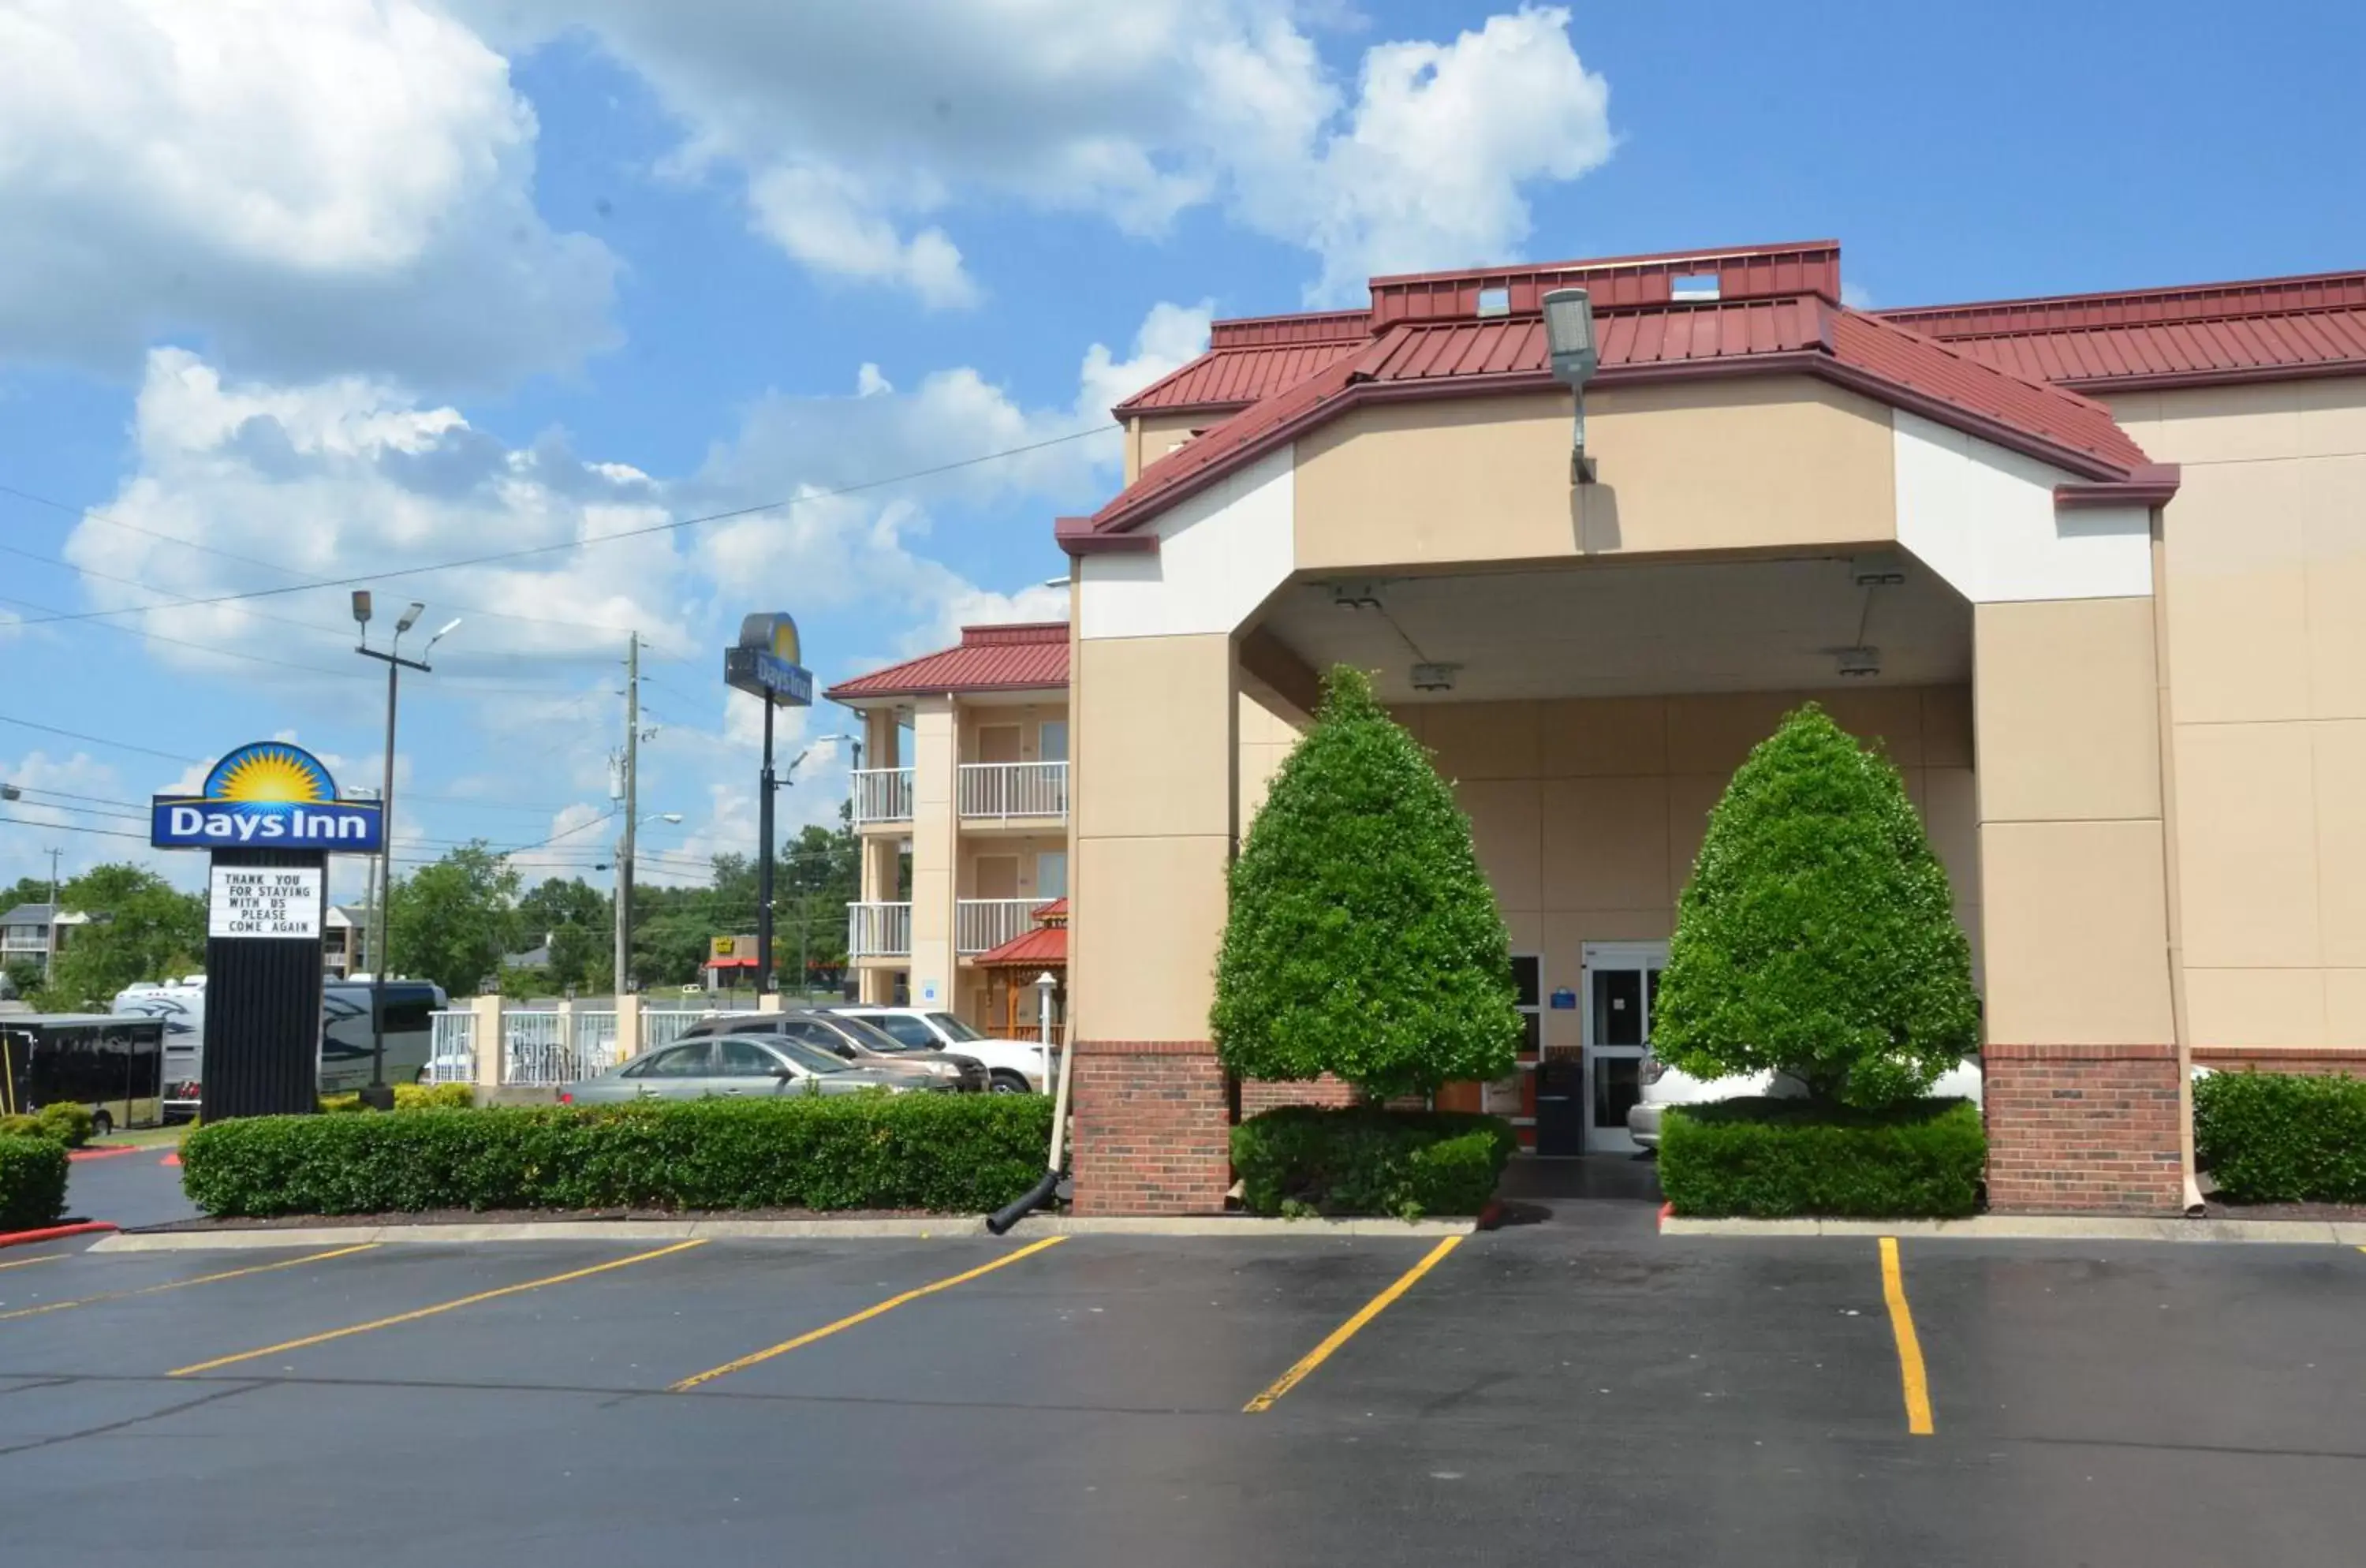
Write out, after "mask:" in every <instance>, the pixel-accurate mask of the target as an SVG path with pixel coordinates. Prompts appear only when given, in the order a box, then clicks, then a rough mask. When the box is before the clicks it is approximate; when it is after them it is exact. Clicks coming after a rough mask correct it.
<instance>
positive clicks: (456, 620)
mask: <svg viewBox="0 0 2366 1568" xmlns="http://www.w3.org/2000/svg"><path fill="white" fill-rule="evenodd" d="M459 625H460V617H459V616H457V615H455V616H453V617H452V618H451V619H450V620H448V621H446V622H445V623H444V624H443V625H442V626H438V627H436V628H435V635H434V637H429V638H428V639H427V646H428V648H429V649H434V646H435V645H436V644H437V643H439V642H442V641H443V640H444V639H445V637H450V636H451V635H452V633H453V632H454V631H455V630H456V629H457V628H458V626H459Z"/></svg>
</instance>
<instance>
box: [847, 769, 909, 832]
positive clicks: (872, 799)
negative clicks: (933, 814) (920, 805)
mask: <svg viewBox="0 0 2366 1568" xmlns="http://www.w3.org/2000/svg"><path fill="white" fill-rule="evenodd" d="M853 777H854V800H853V807H854V823H855V826H856V827H858V828H859V827H861V826H862V824H863V823H865V822H909V821H910V820H911V819H912V770H911V769H909V768H864V769H862V770H861V771H859V772H858V773H855V774H854V775H853Z"/></svg>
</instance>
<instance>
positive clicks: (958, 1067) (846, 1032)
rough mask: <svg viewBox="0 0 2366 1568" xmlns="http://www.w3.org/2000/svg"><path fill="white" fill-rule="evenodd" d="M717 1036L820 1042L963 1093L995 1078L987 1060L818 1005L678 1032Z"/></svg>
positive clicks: (731, 1017)
mask: <svg viewBox="0 0 2366 1568" xmlns="http://www.w3.org/2000/svg"><path fill="white" fill-rule="evenodd" d="M718 1034H778V1035H783V1036H785V1037H787V1038H789V1039H792V1040H803V1041H806V1042H807V1043H811V1044H815V1045H818V1046H820V1047H821V1048H822V1049H823V1050H825V1051H828V1052H829V1053H831V1054H832V1055H836V1056H839V1057H840V1058H842V1059H844V1060H846V1061H849V1062H852V1063H855V1064H856V1065H857V1066H866V1067H880V1066H900V1067H906V1068H910V1069H915V1070H918V1071H921V1072H926V1073H928V1074H929V1076H930V1077H951V1078H952V1080H953V1082H954V1086H955V1087H956V1088H958V1089H961V1090H962V1091H963V1093H967V1094H978V1093H983V1092H984V1091H985V1089H986V1086H987V1084H988V1082H989V1081H990V1080H989V1079H988V1077H987V1074H986V1064H985V1063H983V1062H981V1061H979V1060H978V1059H977V1058H976V1057H975V1056H964V1055H960V1054H958V1053H956V1052H952V1051H931V1050H929V1049H927V1048H925V1047H921V1046H914V1045H907V1044H906V1043H904V1042H902V1041H901V1040H898V1039H896V1037H895V1036H894V1035H892V1034H890V1033H888V1032H886V1031H885V1030H884V1029H880V1028H877V1027H876V1026H874V1025H872V1024H868V1023H865V1022H863V1021H862V1020H861V1019H859V1018H840V1017H839V1016H838V1015H837V1014H836V1013H828V1012H823V1011H821V1010H818V1009H816V1008H785V1009H783V1010H781V1011H779V1012H735V1013H721V1014H718V1015H716V1016H715V1017H713V1018H702V1019H700V1020H699V1021H697V1022H696V1023H693V1024H692V1025H691V1026H690V1027H689V1028H688V1029H685V1030H683V1031H682V1033H681V1034H680V1035H679V1036H677V1038H678V1039H682V1040H704V1039H707V1038H709V1037H711V1036H714V1035H718Z"/></svg>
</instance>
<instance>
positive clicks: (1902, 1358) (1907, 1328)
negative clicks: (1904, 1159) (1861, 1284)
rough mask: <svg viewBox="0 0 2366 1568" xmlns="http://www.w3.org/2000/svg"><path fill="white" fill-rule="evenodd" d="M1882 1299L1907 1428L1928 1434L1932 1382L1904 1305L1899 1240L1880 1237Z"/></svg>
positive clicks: (1918, 1434)
mask: <svg viewBox="0 0 2366 1568" xmlns="http://www.w3.org/2000/svg"><path fill="white" fill-rule="evenodd" d="M1881 1296H1882V1300H1884V1301H1886V1302H1887V1303H1889V1329H1890V1332H1891V1333H1892V1334H1895V1335H1896V1336H1897V1337H1898V1382H1899V1384H1900V1385H1901V1386H1903V1388H1904V1389H1905V1391H1906V1429H1907V1431H1909V1432H1910V1433H1912V1434H1913V1435H1914V1436H1915V1437H1918V1438H1927V1437H1929V1436H1930V1435H1931V1380H1930V1379H1929V1377H1928V1376H1926V1375H1925V1374H1924V1372H1923V1371H1922V1341H1921V1339H1920V1338H1918V1337H1916V1336H1915V1333H1914V1313H1913V1311H1912V1309H1911V1308H1910V1307H1908V1306H1907V1304H1906V1276H1905V1275H1904V1274H1903V1273H1902V1272H1900V1271H1899V1269H1898V1238H1897V1237H1896V1236H1894V1235H1886V1236H1883V1237H1882V1238H1881Z"/></svg>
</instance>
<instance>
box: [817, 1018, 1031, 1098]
mask: <svg viewBox="0 0 2366 1568" xmlns="http://www.w3.org/2000/svg"><path fill="white" fill-rule="evenodd" d="M830 1011H832V1012H835V1013H842V1014H844V1015H845V1016H846V1017H848V1018H859V1019H861V1020H862V1021H863V1022H865V1023H868V1024H870V1025H871V1026H872V1027H873V1028H874V1029H884V1030H885V1031H886V1032H888V1033H890V1034H892V1035H894V1036H895V1037H896V1039H898V1040H901V1041H903V1042H904V1043H906V1044H907V1045H925V1046H927V1047H928V1048H929V1049H930V1050H932V1051H958V1052H960V1053H961V1054H962V1055H964V1056H975V1057H976V1058H977V1059H978V1060H979V1061H981V1062H983V1063H985V1064H986V1077H987V1080H988V1081H987V1084H986V1088H987V1089H988V1090H990V1091H991V1092H993V1093H995V1094H1041V1093H1042V1092H1043V1091H1044V1090H1045V1089H1048V1088H1049V1087H1050V1084H1051V1080H1050V1078H1049V1077H1047V1076H1046V1073H1047V1070H1048V1071H1049V1072H1053V1073H1056V1072H1058V1071H1059V1070H1060V1051H1059V1047H1057V1046H1053V1049H1052V1052H1051V1055H1050V1056H1049V1058H1048V1059H1047V1058H1046V1057H1045V1055H1044V1052H1043V1047H1042V1046H1041V1045H1038V1044H1037V1043H1035V1042H1033V1041H1032V1040H997V1039H995V1038H993V1037H992V1036H991V1035H986V1034H981V1033H979V1032H977V1031H976V1030H975V1029H973V1028H971V1027H970V1026H969V1025H968V1024H966V1023H963V1021H961V1020H960V1019H958V1018H956V1017H955V1016H953V1015H952V1013H949V1012H944V1011H941V1010H933V1009H929V1008H891V1007H874V1006H870V1005H868V1004H861V1005H850V1006H846V1007H834V1008H831V1009H830Z"/></svg>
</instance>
